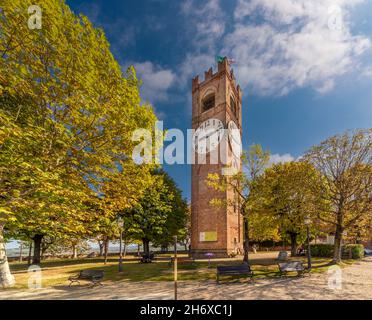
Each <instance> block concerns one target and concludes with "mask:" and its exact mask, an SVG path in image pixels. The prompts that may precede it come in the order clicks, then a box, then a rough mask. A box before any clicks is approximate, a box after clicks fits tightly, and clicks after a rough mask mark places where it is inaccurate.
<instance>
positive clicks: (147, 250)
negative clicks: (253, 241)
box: [142, 239, 150, 255]
mask: <svg viewBox="0 0 372 320" xmlns="http://www.w3.org/2000/svg"><path fill="white" fill-rule="evenodd" d="M142 243H143V252H144V254H145V255H149V254H150V241H149V240H148V239H142Z"/></svg>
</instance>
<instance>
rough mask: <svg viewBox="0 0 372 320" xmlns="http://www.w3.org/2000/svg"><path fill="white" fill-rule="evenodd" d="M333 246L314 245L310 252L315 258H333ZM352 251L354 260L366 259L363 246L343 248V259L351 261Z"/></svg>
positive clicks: (351, 245) (354, 245)
mask: <svg viewBox="0 0 372 320" xmlns="http://www.w3.org/2000/svg"><path fill="white" fill-rule="evenodd" d="M333 249H334V245H333V244H312V245H311V246H310V252H311V255H312V256H313V257H323V258H332V257H333ZM350 250H351V258H352V259H362V258H363V257H364V246H363V245H362V244H346V245H344V246H342V258H343V259H349V257H350Z"/></svg>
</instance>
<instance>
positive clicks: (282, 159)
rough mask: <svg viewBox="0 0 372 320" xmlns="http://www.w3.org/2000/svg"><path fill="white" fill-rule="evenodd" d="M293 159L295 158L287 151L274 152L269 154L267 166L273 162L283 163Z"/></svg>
mask: <svg viewBox="0 0 372 320" xmlns="http://www.w3.org/2000/svg"><path fill="white" fill-rule="evenodd" d="M295 160H296V159H295V158H294V157H293V156H292V155H290V154H289V153H285V154H282V155H280V154H278V153H275V154H272V155H270V160H269V166H270V165H273V164H275V163H285V162H291V161H295Z"/></svg>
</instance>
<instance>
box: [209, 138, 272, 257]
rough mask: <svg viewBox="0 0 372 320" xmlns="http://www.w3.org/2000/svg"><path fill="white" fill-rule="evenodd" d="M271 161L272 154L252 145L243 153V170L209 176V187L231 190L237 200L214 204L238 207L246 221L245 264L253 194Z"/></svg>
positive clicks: (215, 203) (222, 190)
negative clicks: (229, 174)
mask: <svg viewBox="0 0 372 320" xmlns="http://www.w3.org/2000/svg"><path fill="white" fill-rule="evenodd" d="M269 160H270V153H269V152H268V151H265V150H263V149H262V147H261V146H260V145H258V144H254V145H251V146H250V148H249V149H248V150H247V151H245V152H243V156H242V160H241V162H242V170H241V171H240V172H238V173H236V174H234V175H231V176H221V175H219V174H209V175H208V180H207V185H208V186H210V187H211V188H213V189H215V190H217V191H221V192H225V191H226V190H231V191H232V192H233V193H234V194H236V196H237V198H235V197H234V198H232V199H231V198H230V199H227V200H221V199H212V204H213V205H216V206H222V207H225V208H231V207H234V206H237V207H238V211H239V212H240V213H241V214H242V215H243V219H244V258H243V261H244V262H245V263H248V262H249V259H248V252H249V235H250V231H249V230H250V228H249V222H250V219H251V215H252V211H253V207H252V201H251V193H252V190H253V189H254V186H255V182H256V180H257V178H258V177H259V175H260V174H261V173H262V172H263V170H264V169H265V168H266V166H267V165H268V163H269Z"/></svg>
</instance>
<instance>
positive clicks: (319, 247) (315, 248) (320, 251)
mask: <svg viewBox="0 0 372 320" xmlns="http://www.w3.org/2000/svg"><path fill="white" fill-rule="evenodd" d="M333 247H334V246H333V244H312V245H311V246H310V252H311V256H313V257H324V258H331V257H332V256H333Z"/></svg>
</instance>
